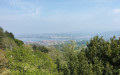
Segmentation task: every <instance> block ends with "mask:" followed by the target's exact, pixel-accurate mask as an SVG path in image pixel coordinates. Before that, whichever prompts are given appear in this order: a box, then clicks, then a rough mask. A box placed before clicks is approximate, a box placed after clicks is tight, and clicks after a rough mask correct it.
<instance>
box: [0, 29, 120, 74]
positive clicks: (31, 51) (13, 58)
mask: <svg viewBox="0 0 120 75" xmlns="http://www.w3.org/2000/svg"><path fill="white" fill-rule="evenodd" d="M86 45H87V47H83V48H82V49H81V48H79V47H78V46H77V45H76V43H75V42H74V41H70V43H67V44H63V45H62V46H61V47H60V48H61V49H60V50H61V51H60V50H59V49H57V48H54V47H45V46H39V45H38V46H37V45H28V44H24V43H23V42H22V41H21V40H18V39H16V38H15V37H14V35H13V34H12V33H11V32H8V31H4V30H3V29H2V28H0V75H120V38H117V39H116V38H115V36H113V38H110V41H105V40H104V39H103V37H98V36H95V37H94V38H92V39H91V40H90V42H89V43H87V44H86Z"/></svg>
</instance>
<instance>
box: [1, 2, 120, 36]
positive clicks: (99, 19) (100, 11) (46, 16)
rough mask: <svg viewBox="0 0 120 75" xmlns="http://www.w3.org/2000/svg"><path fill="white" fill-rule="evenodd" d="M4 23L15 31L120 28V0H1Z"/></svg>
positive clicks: (42, 31) (45, 31) (16, 32)
mask: <svg viewBox="0 0 120 75" xmlns="http://www.w3.org/2000/svg"><path fill="white" fill-rule="evenodd" d="M0 26H1V27H3V28H4V29H6V30H8V31H10V32H13V33H14V34H27V33H28V34H30V33H63V32H76V31H101V32H102V31H113V30H120V0H0Z"/></svg>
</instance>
